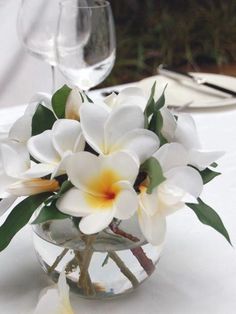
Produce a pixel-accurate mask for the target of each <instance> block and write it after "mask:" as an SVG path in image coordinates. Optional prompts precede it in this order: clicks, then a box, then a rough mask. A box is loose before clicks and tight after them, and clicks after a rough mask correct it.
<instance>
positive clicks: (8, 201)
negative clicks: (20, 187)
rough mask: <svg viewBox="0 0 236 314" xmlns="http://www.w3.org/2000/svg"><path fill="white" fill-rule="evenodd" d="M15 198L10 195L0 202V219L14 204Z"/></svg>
mask: <svg viewBox="0 0 236 314" xmlns="http://www.w3.org/2000/svg"><path fill="white" fill-rule="evenodd" d="M16 199H17V196H14V195H11V196H9V197H7V198H3V199H2V200H1V201H0V217H1V216H2V215H3V214H5V212H6V211H7V210H8V209H9V208H10V207H11V205H12V204H13V203H14V202H15V200H16Z"/></svg>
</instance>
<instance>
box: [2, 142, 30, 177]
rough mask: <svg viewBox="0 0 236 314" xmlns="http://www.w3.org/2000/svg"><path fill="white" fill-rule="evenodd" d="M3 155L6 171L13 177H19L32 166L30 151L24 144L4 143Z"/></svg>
mask: <svg viewBox="0 0 236 314" xmlns="http://www.w3.org/2000/svg"><path fill="white" fill-rule="evenodd" d="M1 157H2V162H3V169H4V171H5V173H6V174H7V175H8V176H10V177H13V178H19V177H20V176H21V174H22V173H23V172H25V171H26V170H28V169H29V167H30V158H29V153H28V151H27V149H26V147H25V145H24V144H21V143H3V144H2V145H1Z"/></svg>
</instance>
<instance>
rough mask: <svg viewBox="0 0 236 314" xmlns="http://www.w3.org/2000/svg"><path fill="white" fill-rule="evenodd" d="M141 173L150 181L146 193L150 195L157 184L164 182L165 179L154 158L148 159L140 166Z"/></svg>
mask: <svg viewBox="0 0 236 314" xmlns="http://www.w3.org/2000/svg"><path fill="white" fill-rule="evenodd" d="M140 170H141V171H142V172H145V173H146V174H147V175H148V177H149V180H150V183H149V186H148V188H147V193H148V194H151V193H152V190H153V189H154V188H155V187H157V186H158V185H159V184H161V183H162V182H164V181H165V180H166V178H165V177H164V175H163V172H162V168H161V165H160V163H159V162H158V160H157V159H156V158H154V157H151V158H149V159H148V160H146V161H145V163H143V164H142V166H141V169H140Z"/></svg>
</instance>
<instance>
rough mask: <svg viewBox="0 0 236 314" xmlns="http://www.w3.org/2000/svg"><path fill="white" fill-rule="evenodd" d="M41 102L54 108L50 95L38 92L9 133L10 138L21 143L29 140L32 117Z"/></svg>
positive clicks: (49, 107) (47, 106)
mask: <svg viewBox="0 0 236 314" xmlns="http://www.w3.org/2000/svg"><path fill="white" fill-rule="evenodd" d="M39 103H40V104H42V105H43V106H45V107H46V108H48V109H50V110H52V107H51V100H50V95H48V94H46V93H37V94H36V95H35V96H34V97H33V98H32V99H31V101H30V103H29V105H28V106H27V108H26V109H25V112H24V114H23V116H22V117H20V118H19V119H17V120H16V121H15V122H14V124H13V125H12V127H11V129H10V131H9V135H8V137H9V139H10V140H13V141H16V142H19V143H26V142H27V141H28V139H29V138H30V137H31V133H32V118H33V115H34V114H35V111H36V109H37V107H38V105H39Z"/></svg>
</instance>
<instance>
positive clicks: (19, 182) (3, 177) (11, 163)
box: [0, 142, 59, 216]
mask: <svg viewBox="0 0 236 314" xmlns="http://www.w3.org/2000/svg"><path fill="white" fill-rule="evenodd" d="M0 152H1V163H0V198H3V200H2V201H1V202H0V216H1V215H3V214H4V213H5V212H6V211H7V210H8V208H9V207H10V206H11V205H12V204H13V203H14V201H15V200H16V199H17V197H18V196H28V195H34V194H39V193H42V192H47V191H56V190H58V188H59V184H58V182H57V181H56V180H44V179H40V178H39V177H36V178H28V172H30V171H31V169H30V166H31V163H30V156H29V153H28V151H27V149H26V146H25V145H24V144H22V143H11V142H9V143H4V144H1V146H0Z"/></svg>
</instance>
